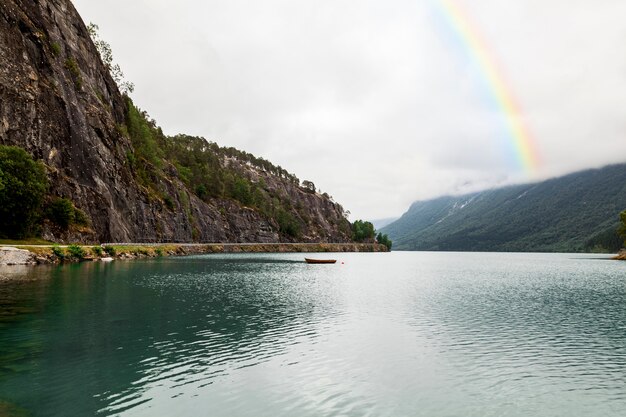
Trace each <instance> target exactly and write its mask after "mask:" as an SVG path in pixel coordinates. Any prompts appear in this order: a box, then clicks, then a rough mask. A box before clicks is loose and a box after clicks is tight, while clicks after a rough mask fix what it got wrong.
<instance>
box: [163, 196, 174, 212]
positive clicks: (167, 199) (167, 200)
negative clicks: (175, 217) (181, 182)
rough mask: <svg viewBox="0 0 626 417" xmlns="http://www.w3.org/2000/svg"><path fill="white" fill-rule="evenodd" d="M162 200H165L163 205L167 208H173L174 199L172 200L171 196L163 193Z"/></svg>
mask: <svg viewBox="0 0 626 417" xmlns="http://www.w3.org/2000/svg"><path fill="white" fill-rule="evenodd" d="M163 201H164V202H165V206H166V207H167V208H168V209H170V210H174V200H172V197H170V196H169V195H165V196H164V197H163Z"/></svg>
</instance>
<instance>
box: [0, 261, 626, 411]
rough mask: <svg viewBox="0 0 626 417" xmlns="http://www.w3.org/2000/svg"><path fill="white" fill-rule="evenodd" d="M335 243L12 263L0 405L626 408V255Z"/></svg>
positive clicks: (4, 299) (1, 276)
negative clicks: (254, 251)
mask: <svg viewBox="0 0 626 417" xmlns="http://www.w3.org/2000/svg"><path fill="white" fill-rule="evenodd" d="M325 256H327V255H325ZM333 256H334V257H336V258H337V259H338V260H339V262H338V263H337V264H335V265H307V264H305V263H303V262H302V260H303V256H302V255H298V254H277V255H208V256H198V257H189V258H163V259H158V260H145V261H143V260H141V261H115V262H113V263H110V264H101V263H84V264H81V265H64V266H60V267H30V268H27V267H24V268H19V267H12V268H4V269H0V414H1V413H2V410H5V411H4V412H5V413H12V414H15V415H21V414H20V413H19V412H18V411H11V412H8V411H6V410H8V409H9V408H11V409H12V410H16V409H17V408H19V409H21V410H23V411H24V412H25V413H26V414H24V415H31V416H63V417H72V416H81V417H83V416H92V415H97V416H156V417H158V416H194V417H195V416H211V417H214V416H237V417H241V416H255V417H256V416H395V417H397V416H429V417H436V416H476V417H486V416H494V417H496V416H498V417H499V416H543V417H546V416H568V417H570V416H623V415H624V410H626V262H615V261H608V260H603V259H598V256H592V255H569V254H493V253H425V252H422V253H420V252H416V253H409V252H393V253H390V254H335V255H333ZM3 401H4V402H3ZM3 407H4V408H3Z"/></svg>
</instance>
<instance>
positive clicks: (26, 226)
mask: <svg viewBox="0 0 626 417" xmlns="http://www.w3.org/2000/svg"><path fill="white" fill-rule="evenodd" d="M47 189H48V180H47V178H46V172H45V168H44V166H43V164H41V163H39V162H35V161H33V158H32V157H31V156H30V155H29V154H28V153H26V151H24V150H23V149H20V148H18V147H15V146H3V145H0V237H3V238H24V237H27V236H31V235H33V234H36V233H37V232H38V227H39V223H40V220H41V217H42V214H43V213H42V208H43V201H44V196H45V193H46V191H47Z"/></svg>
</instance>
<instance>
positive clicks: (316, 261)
mask: <svg viewBox="0 0 626 417" xmlns="http://www.w3.org/2000/svg"><path fill="white" fill-rule="evenodd" d="M304 260H305V261H306V263H308V264H334V263H335V262H337V260H336V259H311V258H304Z"/></svg>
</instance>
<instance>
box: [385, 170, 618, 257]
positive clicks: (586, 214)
mask: <svg viewBox="0 0 626 417" xmlns="http://www.w3.org/2000/svg"><path fill="white" fill-rule="evenodd" d="M624 209H626V164H619V165H611V166H607V167H605V168H601V169H593V170H587V171H582V172H577V173H574V174H570V175H567V176H564V177H560V178H555V179H550V180H547V181H543V182H539V183H534V184H525V185H515V186H509V187H504V188H498V189H494V190H487V191H481V192H477V193H472V194H466V195H462V196H445V197H440V198H436V199H433V200H428V201H418V202H415V203H413V204H412V205H411V207H410V208H409V210H408V211H407V212H406V213H405V214H404V215H402V217H401V218H400V219H398V220H397V221H395V222H393V223H391V224H390V225H388V226H386V227H383V228H382V230H381V231H382V232H383V233H387V234H388V235H389V237H390V238H391V240H392V241H393V248H394V249H395V250H434V251H507V252H509V251H511V252H512V251H520V252H531V251H537V252H582V251H615V250H617V249H619V247H620V246H621V243H622V242H621V240H620V239H619V238H618V236H617V234H616V231H615V230H616V228H617V227H618V223H619V218H618V216H619V213H620V211H622V210H624Z"/></svg>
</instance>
